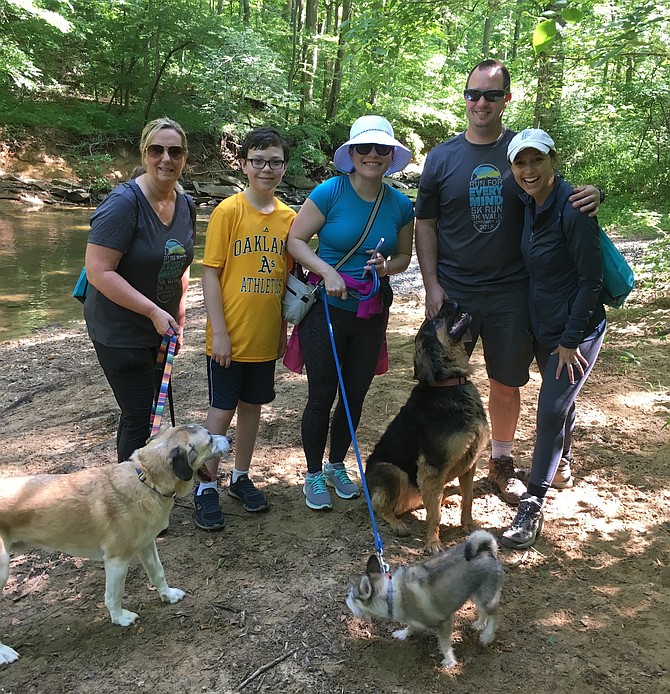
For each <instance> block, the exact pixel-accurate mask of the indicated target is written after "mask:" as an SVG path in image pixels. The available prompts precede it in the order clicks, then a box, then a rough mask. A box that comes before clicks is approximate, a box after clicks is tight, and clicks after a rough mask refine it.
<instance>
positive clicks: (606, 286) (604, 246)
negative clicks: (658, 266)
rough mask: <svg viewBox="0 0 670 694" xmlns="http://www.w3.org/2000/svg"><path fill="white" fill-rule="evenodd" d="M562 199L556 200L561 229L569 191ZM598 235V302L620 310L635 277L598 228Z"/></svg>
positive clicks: (603, 231) (612, 244)
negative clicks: (600, 274)
mask: <svg viewBox="0 0 670 694" xmlns="http://www.w3.org/2000/svg"><path fill="white" fill-rule="evenodd" d="M564 195H565V197H564V199H561V198H558V200H557V205H556V206H557V207H558V210H559V224H560V225H561V228H562V227H563V210H564V209H565V206H566V205H567V202H568V197H569V196H570V195H571V190H568V191H566V192H565V194H564ZM598 232H599V235H600V255H601V256H602V262H603V288H602V290H601V292H600V301H601V302H602V303H603V304H604V305H605V306H612V307H613V308H621V307H622V306H623V304H624V302H625V301H626V299H627V298H628V295H629V294H630V293H631V292H632V291H633V289H634V288H635V276H634V275H633V271H632V270H631V268H630V265H629V264H628V263H627V262H626V259H625V258H624V257H623V255H622V254H621V251H620V250H619V249H618V248H617V247H616V246H615V245H614V242H613V241H612V239H611V238H610V237H609V236H608V235H607V234H606V233H605V230H604V229H603V228H602V227H601V226H598Z"/></svg>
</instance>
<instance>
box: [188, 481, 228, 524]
mask: <svg viewBox="0 0 670 694" xmlns="http://www.w3.org/2000/svg"><path fill="white" fill-rule="evenodd" d="M193 502H194V504H195V524H196V525H197V526H198V527H199V528H200V529H201V530H221V528H223V526H224V525H225V522H224V519H223V511H222V510H221V506H220V505H219V492H217V491H216V489H205V490H204V491H203V493H202V494H195V495H194V496H193Z"/></svg>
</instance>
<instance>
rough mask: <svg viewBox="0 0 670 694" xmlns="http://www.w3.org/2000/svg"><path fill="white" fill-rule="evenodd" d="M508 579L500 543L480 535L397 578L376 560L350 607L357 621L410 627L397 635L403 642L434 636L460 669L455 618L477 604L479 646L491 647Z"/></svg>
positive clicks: (448, 662) (447, 661)
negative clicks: (384, 621)
mask: <svg viewBox="0 0 670 694" xmlns="http://www.w3.org/2000/svg"><path fill="white" fill-rule="evenodd" d="M504 578H505V572H504V570H503V567H502V565H501V564H500V562H499V561H498V545H497V543H496V540H495V538H494V537H493V535H491V534H490V533H488V532H486V531H485V530H477V531H476V532H474V533H472V534H471V535H470V536H469V537H468V539H467V540H466V541H465V542H463V543H461V544H459V545H456V546H455V547H452V548H450V549H449V550H447V551H446V552H442V553H441V554H437V555H435V556H433V557H431V558H430V559H427V560H426V561H424V562H421V563H420V564H414V565H411V566H405V567H402V568H400V569H398V570H397V571H396V572H395V573H394V574H393V576H388V575H387V574H385V573H384V572H383V571H382V569H381V567H380V565H379V560H378V559H377V557H376V556H375V555H372V556H371V557H370V559H368V565H367V569H366V573H365V575H363V576H362V577H361V578H360V579H359V580H358V582H357V583H352V584H351V586H350V587H349V595H348V596H347V607H348V608H349V609H350V610H351V611H352V612H353V614H354V615H355V616H356V617H361V618H367V619H372V618H373V617H379V618H388V619H393V620H395V621H398V622H403V623H405V624H407V626H406V627H405V628H404V629H398V630H397V631H394V632H393V637H394V638H396V639H400V640H401V641H403V640H405V639H406V638H407V637H408V636H410V635H411V634H412V633H414V632H416V631H420V630H428V631H434V632H435V633H436V634H437V638H438V640H439V643H440V648H441V649H442V653H443V655H444V660H442V665H443V666H444V667H445V668H451V667H454V666H455V665H456V663H457V661H456V658H455V657H454V652H453V650H452V648H451V632H452V627H453V622H454V613H455V612H456V610H458V609H459V607H462V606H463V605H464V604H465V602H466V601H467V600H468V599H470V600H472V602H474V604H475V607H476V608H477V616H478V619H477V621H476V622H475V623H474V625H473V626H474V627H475V629H478V630H479V631H481V635H480V637H479V642H480V643H481V644H482V645H483V646H486V645H488V644H489V643H491V641H493V637H494V635H495V631H496V627H497V625H498V606H499V604H500V594H501V591H502V585H503V581H504Z"/></svg>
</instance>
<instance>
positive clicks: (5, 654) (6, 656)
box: [0, 643, 19, 665]
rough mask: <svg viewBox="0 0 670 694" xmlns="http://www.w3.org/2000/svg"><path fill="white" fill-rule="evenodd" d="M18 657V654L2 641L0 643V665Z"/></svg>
mask: <svg viewBox="0 0 670 694" xmlns="http://www.w3.org/2000/svg"><path fill="white" fill-rule="evenodd" d="M18 659H19V654H18V653H17V652H16V651H15V650H14V649H13V648H10V647H9V646H5V644H4V643H0V665H9V664H10V663H13V662H14V661H15V660H18Z"/></svg>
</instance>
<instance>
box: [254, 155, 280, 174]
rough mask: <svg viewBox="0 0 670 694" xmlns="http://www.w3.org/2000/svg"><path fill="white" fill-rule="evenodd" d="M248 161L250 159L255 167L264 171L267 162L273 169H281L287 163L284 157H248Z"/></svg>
mask: <svg viewBox="0 0 670 694" xmlns="http://www.w3.org/2000/svg"><path fill="white" fill-rule="evenodd" d="M246 161H248V162H249V163H250V164H251V166H252V167H253V168H254V169H258V170H259V171H262V170H263V169H264V168H265V165H266V164H267V165H268V166H269V167H270V169H271V170H272V171H279V169H281V168H282V166H284V164H286V162H285V161H284V160H283V159H261V157H258V158H257V159H256V158H254V159H247V160H246Z"/></svg>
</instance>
